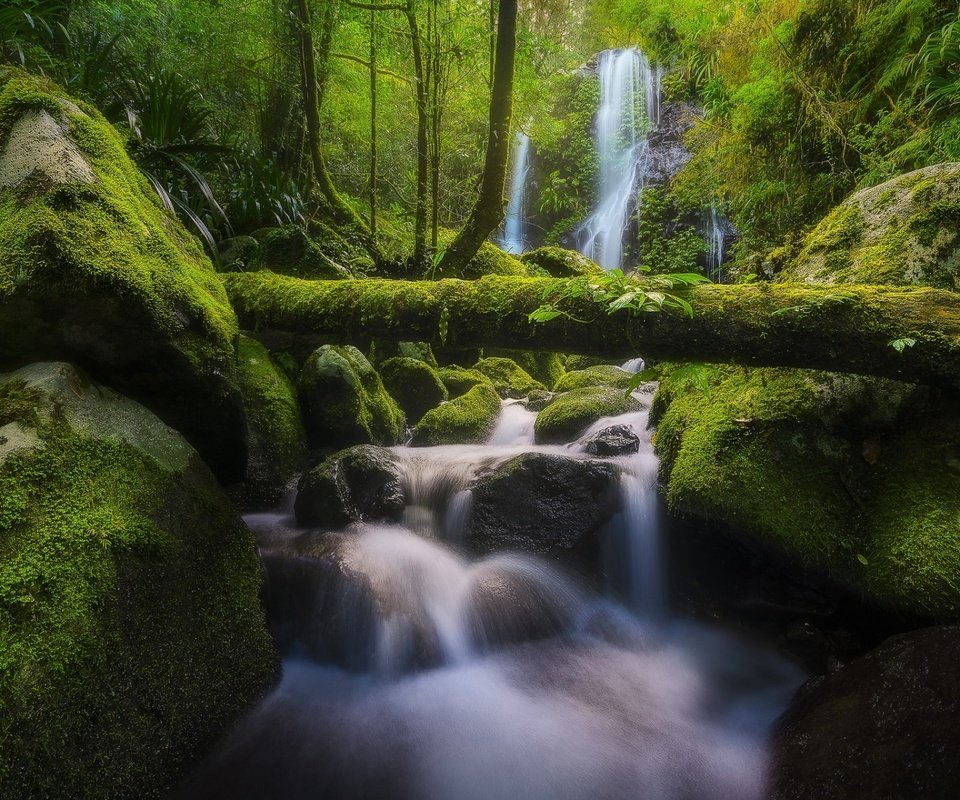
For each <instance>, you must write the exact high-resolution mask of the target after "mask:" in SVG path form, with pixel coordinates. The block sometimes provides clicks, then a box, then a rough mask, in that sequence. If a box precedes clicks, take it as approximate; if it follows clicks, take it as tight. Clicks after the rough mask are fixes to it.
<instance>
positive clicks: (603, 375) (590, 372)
mask: <svg viewBox="0 0 960 800" xmlns="http://www.w3.org/2000/svg"><path fill="white" fill-rule="evenodd" d="M631 380H633V375H631V374H630V373H629V372H625V371H624V370H622V369H620V367H612V366H610V365H602V366H596V367H587V368H586V369H581V370H577V371H575V372H568V373H567V374H566V375H564V376H563V378H561V380H560V381H559V382H558V383H557V385H556V386H555V387H554V391H556V392H569V391H570V390H571V389H583V388H585V387H588V386H612V387H613V388H615V389H626V388H627V387H628V386H629V385H630V381H631Z"/></svg>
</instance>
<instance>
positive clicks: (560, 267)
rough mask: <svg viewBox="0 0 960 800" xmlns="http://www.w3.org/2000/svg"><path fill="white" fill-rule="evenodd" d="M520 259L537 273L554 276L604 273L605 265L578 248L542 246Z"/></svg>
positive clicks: (576, 276)
mask: <svg viewBox="0 0 960 800" xmlns="http://www.w3.org/2000/svg"><path fill="white" fill-rule="evenodd" d="M520 261H521V263H523V264H524V265H525V266H526V267H527V268H528V269H530V268H533V270H536V271H537V273H540V274H546V275H550V276H552V277H554V278H579V277H583V276H590V275H603V274H604V269H603V267H601V266H600V265H599V264H597V262H596V261H593V260H592V259H590V258H587V257H586V256H585V255H583V254H582V253H578V252H577V251H576V250H564V249H563V248H562V247H540V248H538V249H536V250H531V251H530V252H529V253H524V254H523V255H522V256H520ZM531 271H532V270H531ZM537 273H534V274H537Z"/></svg>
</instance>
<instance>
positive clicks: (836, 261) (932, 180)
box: [781, 163, 960, 289]
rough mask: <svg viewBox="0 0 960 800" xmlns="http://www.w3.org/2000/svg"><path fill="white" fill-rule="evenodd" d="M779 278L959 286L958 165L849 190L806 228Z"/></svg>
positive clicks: (932, 167)
mask: <svg viewBox="0 0 960 800" xmlns="http://www.w3.org/2000/svg"><path fill="white" fill-rule="evenodd" d="M781 279H782V280H790V281H795V280H800V281H809V282H813V283H875V284H889V285H903V284H921V285H924V286H935V287H937V288H941V289H960V163H949V164H935V165H934V166H930V167H925V168H923V169H919V170H916V171H915V172H910V173H907V174H906V175H901V176H899V177H897V178H894V179H893V180H890V181H887V182H886V183H883V184H880V185H879V186H874V187H872V188H869V189H864V190H862V191H860V192H857V193H856V194H854V195H851V196H850V197H849V198H848V199H847V200H846V201H844V202H843V203H841V204H840V205H839V206H837V207H836V208H835V209H833V211H831V212H830V213H829V214H828V215H827V216H826V217H825V218H824V219H823V221H822V222H820V224H819V225H817V226H816V227H815V228H814V229H813V230H812V231H811V232H810V234H809V235H808V236H807V237H806V239H805V240H804V243H803V248H802V250H801V251H800V253H799V254H798V255H797V256H796V257H795V258H793V259H790V260H789V261H788V263H787V264H786V266H785V267H784V269H783V271H782V273H781Z"/></svg>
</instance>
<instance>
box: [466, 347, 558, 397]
mask: <svg viewBox="0 0 960 800" xmlns="http://www.w3.org/2000/svg"><path fill="white" fill-rule="evenodd" d="M483 354H484V356H486V357H488V358H509V359H511V360H513V361H515V362H516V363H517V365H518V366H519V367H520V368H521V369H522V370H523V371H524V372H526V373H527V374H529V375H530V377H532V378H533V379H534V380H537V381H540V383H542V384H543V385H544V386H546V387H548V388H549V387H551V386H553V385H555V384H556V382H557V381H558V380H560V378H562V377H563V375H564V373H566V371H567V370H566V367H565V366H564V364H565V361H566V358H565V357H564V356H563V355H561V354H560V353H553V352H550V351H546V350H502V349H499V348H484V350H483Z"/></svg>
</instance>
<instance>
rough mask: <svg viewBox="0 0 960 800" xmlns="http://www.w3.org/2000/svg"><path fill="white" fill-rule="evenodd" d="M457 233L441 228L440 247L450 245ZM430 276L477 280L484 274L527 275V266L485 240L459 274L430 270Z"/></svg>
mask: <svg viewBox="0 0 960 800" xmlns="http://www.w3.org/2000/svg"><path fill="white" fill-rule="evenodd" d="M455 237H456V233H455V232H454V231H451V230H446V229H441V231H440V237H439V239H440V247H441V249H444V248H447V247H449V246H450V245H451V244H452V243H453V240H454V238H455ZM429 274H430V277H432V278H438V279H439V278H466V279H467V280H475V279H477V278H482V277H483V276H484V275H519V276H524V275H527V274H528V272H527V268H526V267H525V266H524V265H523V264H521V263H520V261H519V260H518V259H516V258H514V257H513V256H512V255H510V254H509V253H507V252H506V251H504V250H501V249H500V248H499V247H497V246H496V245H495V244H493V243H491V242H484V243H483V244H482V245H481V246H480V249H479V250H478V251H477V254H476V255H475V256H474V257H473V258H472V259H470V261H469V263H468V264H467V265H466V266H465V267H464V268H463V270H462V271H461V272H459V273H457V274H452V273H449V274H448V273H443V274H441V273H439V272H436V273H435V272H430V273H429Z"/></svg>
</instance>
